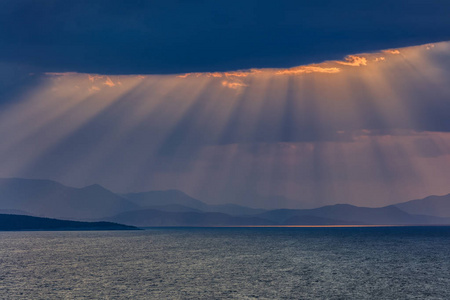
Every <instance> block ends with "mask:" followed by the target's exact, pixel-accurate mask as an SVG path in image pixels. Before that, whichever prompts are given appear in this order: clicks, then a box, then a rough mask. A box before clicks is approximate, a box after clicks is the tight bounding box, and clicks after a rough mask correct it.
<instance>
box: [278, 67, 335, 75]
mask: <svg viewBox="0 0 450 300" xmlns="http://www.w3.org/2000/svg"><path fill="white" fill-rule="evenodd" d="M340 71H341V70H340V69H339V68H337V67H329V68H327V67H320V66H318V65H310V66H300V67H294V68H290V69H281V70H279V71H277V72H275V74H276V75H299V74H309V73H339V72H340Z"/></svg>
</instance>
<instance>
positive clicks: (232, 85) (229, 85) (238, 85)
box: [222, 80, 248, 90]
mask: <svg viewBox="0 0 450 300" xmlns="http://www.w3.org/2000/svg"><path fill="white" fill-rule="evenodd" d="M222 85H223V86H225V87H227V88H230V89H234V90H237V89H241V88H243V87H246V86H248V85H247V84H245V83H242V82H230V81H226V80H224V81H222Z"/></svg>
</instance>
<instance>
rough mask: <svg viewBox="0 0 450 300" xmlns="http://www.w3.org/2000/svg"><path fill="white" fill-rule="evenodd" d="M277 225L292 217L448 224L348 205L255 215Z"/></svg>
mask: <svg viewBox="0 0 450 300" xmlns="http://www.w3.org/2000/svg"><path fill="white" fill-rule="evenodd" d="M256 216H257V217H260V218H263V219H267V220H271V221H274V222H277V223H284V222H288V220H290V221H289V222H291V223H292V222H293V220H295V219H293V217H297V220H300V219H298V217H304V216H308V217H318V218H324V219H328V220H330V219H331V220H332V221H333V220H334V221H337V222H338V223H336V224H372V225H400V224H448V223H450V222H449V220H446V219H442V218H437V217H432V216H420V215H411V214H408V213H406V212H404V211H402V210H400V209H399V208H397V207H395V206H387V207H381V208H369V207H358V206H353V205H349V204H337V205H330V206H324V207H320V208H314V209H277V210H272V211H268V212H265V213H262V214H258V215H256Z"/></svg>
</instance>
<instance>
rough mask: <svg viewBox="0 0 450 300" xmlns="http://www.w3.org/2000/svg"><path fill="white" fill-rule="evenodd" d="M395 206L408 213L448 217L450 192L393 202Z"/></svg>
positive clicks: (449, 213)
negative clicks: (442, 194)
mask: <svg viewBox="0 0 450 300" xmlns="http://www.w3.org/2000/svg"><path fill="white" fill-rule="evenodd" d="M395 206H396V207H398V208H400V209H401V210H403V211H405V212H407V213H410V214H421V215H430V216H437V217H443V218H450V194H448V195H444V196H429V197H426V198H423V199H417V200H411V201H408V202H403V203H399V204H395Z"/></svg>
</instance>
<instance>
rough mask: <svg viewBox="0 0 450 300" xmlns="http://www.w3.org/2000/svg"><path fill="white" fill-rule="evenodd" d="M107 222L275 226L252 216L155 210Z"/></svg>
mask: <svg viewBox="0 0 450 300" xmlns="http://www.w3.org/2000/svg"><path fill="white" fill-rule="evenodd" d="M107 220H108V221H112V222H118V223H123V224H128V225H133V226H140V227H146V226H238V225H276V223H275V222H272V221H269V220H266V219H262V218H258V217H252V216H243V217H240V216H230V215H227V214H223V213H217V212H167V211H161V210H156V209H145V210H138V211H131V212H124V213H121V214H119V215H117V216H114V217H112V218H108V219H107Z"/></svg>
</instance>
